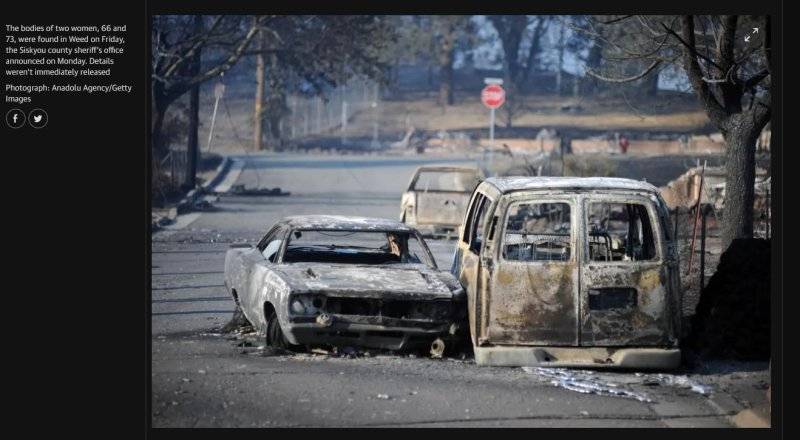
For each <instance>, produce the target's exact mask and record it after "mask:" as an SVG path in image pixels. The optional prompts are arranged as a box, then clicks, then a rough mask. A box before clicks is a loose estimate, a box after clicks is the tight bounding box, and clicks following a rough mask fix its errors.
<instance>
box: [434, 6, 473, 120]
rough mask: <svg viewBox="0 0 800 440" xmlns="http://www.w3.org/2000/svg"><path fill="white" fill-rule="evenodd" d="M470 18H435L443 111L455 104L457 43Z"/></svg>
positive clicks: (440, 96) (453, 16) (440, 97)
mask: <svg viewBox="0 0 800 440" xmlns="http://www.w3.org/2000/svg"><path fill="white" fill-rule="evenodd" d="M470 17H471V16H470V15H437V16H434V18H433V20H434V33H435V35H437V36H438V38H437V44H436V60H437V62H438V64H439V72H440V76H441V79H440V81H439V100H438V103H439V105H440V106H442V111H444V110H445V109H446V108H447V106H448V105H453V103H454V97H453V61H455V52H456V43H457V41H458V39H459V37H460V36H461V34H462V33H463V32H464V31H465V29H466V28H467V25H468V24H469V19H470Z"/></svg>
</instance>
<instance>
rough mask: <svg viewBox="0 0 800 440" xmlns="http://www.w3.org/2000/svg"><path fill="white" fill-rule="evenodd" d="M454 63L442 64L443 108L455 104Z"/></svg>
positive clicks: (441, 98) (440, 90)
mask: <svg viewBox="0 0 800 440" xmlns="http://www.w3.org/2000/svg"><path fill="white" fill-rule="evenodd" d="M453 102H454V100H453V65H452V64H450V65H449V66H442V81H441V84H439V105H441V106H442V110H444V109H445V107H447V106H448V105H453Z"/></svg>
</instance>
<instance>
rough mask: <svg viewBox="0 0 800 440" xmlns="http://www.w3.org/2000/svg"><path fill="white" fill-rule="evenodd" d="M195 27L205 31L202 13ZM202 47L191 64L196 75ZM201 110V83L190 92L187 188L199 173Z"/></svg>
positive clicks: (191, 185) (191, 186)
mask: <svg viewBox="0 0 800 440" xmlns="http://www.w3.org/2000/svg"><path fill="white" fill-rule="evenodd" d="M194 29H195V33H196V34H198V35H199V34H200V33H201V32H202V31H203V17H202V16H201V15H195V16H194ZM200 61H201V59H200V49H199V48H198V49H197V50H196V51H195V53H194V55H193V56H192V60H191V64H190V66H189V74H190V75H191V76H196V75H198V74H200ZM199 112H200V85H199V84H198V85H196V86H194V87H192V90H191V91H190V92H189V133H188V138H189V139H188V144H187V146H186V147H187V148H186V149H187V155H186V156H187V157H186V177H185V180H184V183H183V186H184V188H185V189H189V190H190V189H194V187H195V184H196V174H197V156H198V154H199V153H198V139H197V130H198V128H199V126H200V122H199Z"/></svg>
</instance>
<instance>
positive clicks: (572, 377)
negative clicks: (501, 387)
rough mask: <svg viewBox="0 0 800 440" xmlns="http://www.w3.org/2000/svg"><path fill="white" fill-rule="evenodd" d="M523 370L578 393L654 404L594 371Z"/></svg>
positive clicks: (562, 369) (645, 397)
mask: <svg viewBox="0 0 800 440" xmlns="http://www.w3.org/2000/svg"><path fill="white" fill-rule="evenodd" d="M522 369H523V370H524V371H525V372H526V373H530V374H536V375H538V376H540V377H542V378H543V379H548V380H549V382H550V384H552V385H554V386H557V387H561V388H564V389H568V390H571V391H576V392H578V393H583V394H597V395H600V396H618V397H625V398H629V399H636V400H638V401H640V402H647V403H652V402H654V400H652V399H651V398H650V397H648V396H647V395H645V394H643V393H637V392H635V391H633V390H630V389H627V387H625V386H623V385H622V384H619V383H615V382H610V381H605V380H602V379H600V378H599V377H597V376H596V375H595V374H594V373H593V372H592V371H588V370H570V369H566V368H542V367H522Z"/></svg>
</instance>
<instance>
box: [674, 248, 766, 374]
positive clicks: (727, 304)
mask: <svg viewBox="0 0 800 440" xmlns="http://www.w3.org/2000/svg"><path fill="white" fill-rule="evenodd" d="M683 346H684V348H686V349H688V350H689V351H690V353H689V355H690V357H693V358H695V359H697V360H700V359H703V360H708V359H729V360H767V359H769V357H770V241H769V240H765V239H739V240H734V241H733V243H732V244H731V246H730V247H729V248H728V249H727V250H726V251H725V252H724V253H723V254H722V255H721V257H720V261H719V265H718V266H717V270H716V272H715V273H714V275H713V276H712V277H711V279H710V280H709V282H708V285H706V287H705V288H704V289H703V292H702V294H701V296H700V301H699V302H698V304H697V311H696V313H695V315H694V317H693V318H692V322H691V331H690V333H689V335H688V336H687V338H686V339H685V341H684V343H683Z"/></svg>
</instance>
